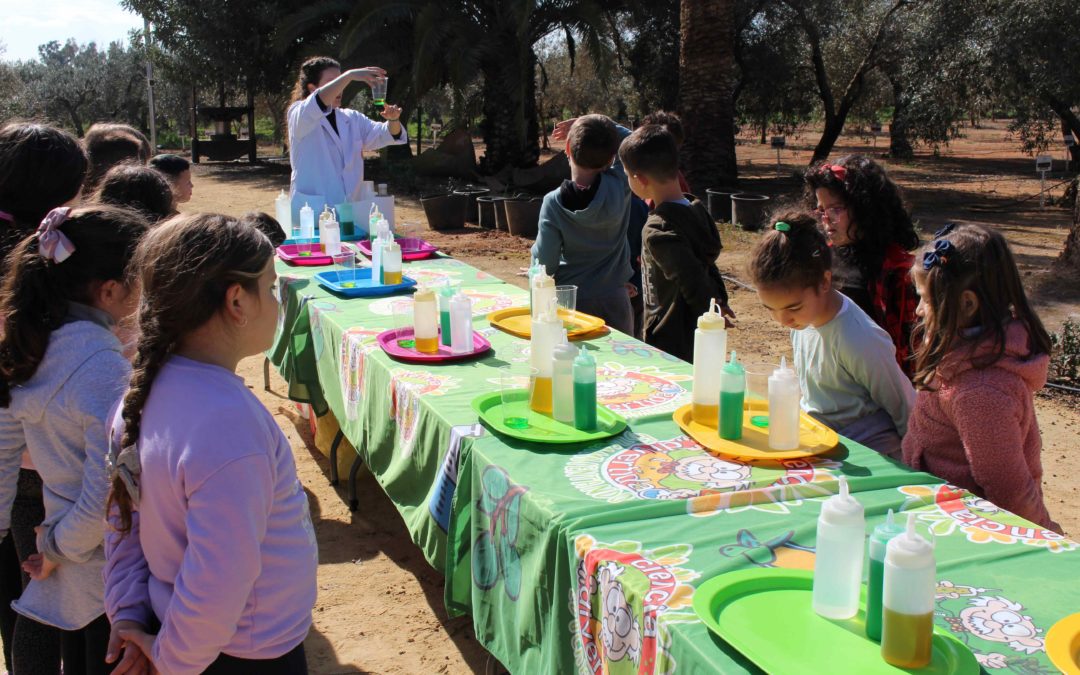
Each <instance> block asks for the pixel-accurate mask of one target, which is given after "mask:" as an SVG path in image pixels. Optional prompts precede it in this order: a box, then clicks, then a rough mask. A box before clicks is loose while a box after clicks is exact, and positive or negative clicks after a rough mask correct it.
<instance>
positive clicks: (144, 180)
mask: <svg viewBox="0 0 1080 675" xmlns="http://www.w3.org/2000/svg"><path fill="white" fill-rule="evenodd" d="M94 201H96V202H97V203H99V204H111V205H113V206H123V207H126V208H129V209H135V210H136V211H140V212H141V213H142V214H143V215H145V216H146V217H147V218H148V219H149V220H150V222H151V223H157V222H159V221H161V220H164V219H166V218H168V217H169V216H171V215H173V214H174V213H176V210H175V209H174V208H173V191H172V188H171V187H170V186H169V181H168V180H166V178H165V176H163V175H162V174H161V173H160V172H158V171H157V170H156V169H151V168H150V167H148V166H139V165H138V164H121V165H120V166H114V167H113V168H112V169H109V173H107V174H105V178H103V179H102V181H101V185H100V186H98V191H97V194H96V195H95V196H94Z"/></svg>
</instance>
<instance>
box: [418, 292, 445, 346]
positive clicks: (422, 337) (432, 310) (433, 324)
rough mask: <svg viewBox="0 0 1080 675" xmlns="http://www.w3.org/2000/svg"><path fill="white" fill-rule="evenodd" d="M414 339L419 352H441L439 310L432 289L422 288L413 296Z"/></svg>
mask: <svg viewBox="0 0 1080 675" xmlns="http://www.w3.org/2000/svg"><path fill="white" fill-rule="evenodd" d="M413 339H414V340H415V342H416V351H418V352H422V353H424V354H434V353H435V352H437V351H439V309H438V307H436V306H435V293H433V292H432V290H431V289H430V288H425V287H421V288H420V290H418V291H416V294H415V295H413Z"/></svg>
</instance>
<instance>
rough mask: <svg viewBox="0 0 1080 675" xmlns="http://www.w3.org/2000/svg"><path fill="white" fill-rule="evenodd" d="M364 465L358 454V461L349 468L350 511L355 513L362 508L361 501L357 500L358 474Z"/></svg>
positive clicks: (354, 461) (355, 460)
mask: <svg viewBox="0 0 1080 675" xmlns="http://www.w3.org/2000/svg"><path fill="white" fill-rule="evenodd" d="M363 465H364V460H362V459H360V453H356V459H354V460H353V463H352V466H351V467H349V510H350V511H355V510H356V508H357V507H358V506H360V500H359V499H357V498H356V474H358V473H359V472H360V467H361V466H363Z"/></svg>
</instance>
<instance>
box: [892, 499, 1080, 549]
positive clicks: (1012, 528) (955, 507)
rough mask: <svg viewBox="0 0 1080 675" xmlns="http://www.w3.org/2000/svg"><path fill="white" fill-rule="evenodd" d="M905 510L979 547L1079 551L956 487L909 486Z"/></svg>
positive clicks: (1057, 536) (936, 532) (938, 530)
mask: <svg viewBox="0 0 1080 675" xmlns="http://www.w3.org/2000/svg"><path fill="white" fill-rule="evenodd" d="M898 489H899V490H900V492H901V493H902V494H904V495H905V496H906V497H907V501H906V502H905V503H904V507H903V510H905V511H908V510H913V509H914V510H913V513H914V514H915V515H916V516H917V517H918V519H919V520H921V521H923V522H924V523H926V524H927V525H928V526H929V527H930V531H931V532H933V533H934V536H937V537H944V536H949V535H951V534H954V533H957V532H959V533H961V534H963V535H964V536H965V537H967V539H968V541H970V542H973V543H976V544H1006V545H1009V544H1021V545H1024V546H1038V547H1040V548H1046V549H1048V550H1050V551H1052V552H1054V553H1066V552H1071V551H1074V550H1076V548H1077V545H1076V542H1073V541H1070V540H1068V539H1066V538H1065V537H1064V536H1062V535H1060V534H1058V533H1057V532H1053V531H1051V530H1046V529H1043V528H1041V527H1039V526H1038V525H1034V524H1032V523H1029V522H1028V521H1026V520H1024V519H1023V518H1021V517H1020V516H1017V515H1014V514H1012V513H1009V512H1008V511H1006V510H1004V509H1002V508H1000V507H998V506H996V505H994V504H993V503H991V502H989V501H987V500H985V499H982V498H980V497H977V496H975V495H973V494H971V493H970V492H967V491H966V490H962V489H960V488H958V487H955V486H953V485H905V486H903V487H900V488H898Z"/></svg>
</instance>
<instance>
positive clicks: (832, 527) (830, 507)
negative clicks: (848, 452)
mask: <svg viewBox="0 0 1080 675" xmlns="http://www.w3.org/2000/svg"><path fill="white" fill-rule="evenodd" d="M865 539H866V521H865V520H864V518H863V507H862V504H860V503H859V502H858V500H857V499H855V498H854V497H852V496H851V495H850V494H849V493H848V484H847V477H846V476H840V494H836V495H833V496H832V497H829V498H828V499H827V500H825V503H824V504H822V505H821V515H819V516H818V522H817V555H816V556H815V558H814V600H813V606H814V611H815V612H817V613H818V614H820V615H821V616H823V617H825V618H826V619H850V618H851V617H853V616H855V614H857V613H858V611H859V590H860V589H861V587H862V569H863V554H864V551H865V548H866V543H865Z"/></svg>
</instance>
